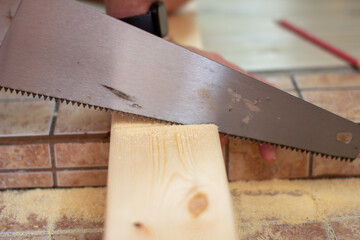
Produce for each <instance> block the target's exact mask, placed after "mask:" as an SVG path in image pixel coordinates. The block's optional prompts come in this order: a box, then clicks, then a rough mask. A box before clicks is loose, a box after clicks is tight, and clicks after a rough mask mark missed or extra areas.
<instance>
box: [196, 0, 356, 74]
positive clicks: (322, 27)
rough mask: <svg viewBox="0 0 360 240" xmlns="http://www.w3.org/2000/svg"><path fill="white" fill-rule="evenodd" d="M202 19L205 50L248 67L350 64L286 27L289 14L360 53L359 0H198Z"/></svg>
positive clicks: (316, 32) (308, 28) (300, 23)
mask: <svg viewBox="0 0 360 240" xmlns="http://www.w3.org/2000/svg"><path fill="white" fill-rule="evenodd" d="M197 3H198V8H197V12H198V21H199V26H200V32H201V35H202V39H203V42H204V48H205V49H206V50H210V51H214V52H218V53H220V54H221V55H223V56H224V57H225V58H226V59H228V60H230V61H232V62H234V63H235V64H237V65H239V66H240V67H242V68H244V69H245V70H247V71H249V70H251V71H264V70H273V71H274V70H284V69H296V68H319V67H328V68H330V67H334V66H346V65H347V64H346V63H345V62H344V61H342V60H340V59H338V58H337V57H335V56H333V55H332V54H330V53H328V52H326V51H324V50H323V49H321V48H319V47H317V46H315V45H314V44H312V43H309V42H308V41H305V40H304V39H302V38H301V37H299V36H297V35H295V34H294V33H292V32H289V31H288V30H286V29H283V28H282V27H280V26H279V25H278V24H277V20H279V19H282V18H285V19H287V20H289V21H291V22H293V23H294V24H296V25H298V26H299V27H301V28H303V29H305V30H306V31H309V32H310V33H312V34H314V35H316V36H318V37H320V38H323V39H324V40H326V41H327V42H329V43H331V44H334V45H335V46H337V47H338V48H340V49H342V50H343V51H345V52H348V53H350V54H353V55H355V57H357V58H360V51H359V44H358V43H359V42H360V31H359V30H358V29H359V28H358V24H357V23H358V22H359V21H360V17H359V15H358V14H355V13H356V12H357V11H358V9H359V8H360V2H359V1H356V0H345V1H341V2H339V1H337V0H330V1H329V0H319V1H316V3H314V2H313V1H311V0H305V1H287V0H274V1H271V2H269V1H266V0H224V1H221V2H220V1H217V0H199V1H197Z"/></svg>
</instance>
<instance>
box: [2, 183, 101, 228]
mask: <svg viewBox="0 0 360 240" xmlns="http://www.w3.org/2000/svg"><path fill="white" fill-rule="evenodd" d="M105 199H106V189H104V188H83V189H44V190H40V189H36V190H27V191H4V192H1V194H0V209H1V208H2V211H1V218H9V219H13V220H15V221H17V222H18V223H27V222H28V221H29V217H30V216H31V215H34V214H35V215H37V217H38V219H39V220H46V221H47V222H48V223H55V222H56V221H58V220H60V219H61V218H62V217H64V216H66V217H68V218H69V219H72V220H79V221H89V222H100V221H102V220H103V215H104V212H105Z"/></svg>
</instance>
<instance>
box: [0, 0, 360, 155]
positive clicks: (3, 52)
mask: <svg viewBox="0 0 360 240" xmlns="http://www.w3.org/2000/svg"><path fill="white" fill-rule="evenodd" d="M0 86H1V88H4V89H5V91H6V90H10V91H13V90H15V91H16V92H21V93H22V94H25V93H27V94H28V95H30V94H32V95H33V96H34V97H35V96H39V97H41V98H43V99H50V100H52V99H55V100H57V101H61V102H64V101H65V102H66V103H67V104H77V105H78V106H84V107H90V108H91V107H93V108H95V109H97V108H99V109H104V110H111V111H117V112H121V113H127V114H131V115H133V116H142V117H144V118H145V119H148V118H149V119H155V120H159V121H165V122H169V123H176V124H205V123H213V124H216V125H217V126H218V127H219V131H220V132H222V133H226V134H229V135H231V136H235V137H240V138H242V139H245V140H249V141H259V142H261V143H269V144H272V145H275V146H281V147H285V148H288V147H290V148H291V149H294V150H301V151H305V152H311V153H315V154H320V155H321V156H330V157H332V158H340V159H345V160H347V159H354V158H356V157H357V155H358V153H359V146H360V128H359V126H358V125H357V124H355V123H353V122H351V121H349V120H346V119H344V118H341V117H339V116H337V115H335V114H333V113H330V112H328V111H326V110H324V109H321V108H319V107H316V106H315V105H312V104H310V103H308V102H305V101H303V100H301V99H299V98H297V97H294V96H292V95H290V94H287V93H285V92H283V91H281V90H279V89H276V88H274V87H272V86H269V85H267V84H265V83H262V82H260V81H258V80H256V79H254V78H253V77H251V76H249V75H247V74H244V73H240V72H237V71H235V70H233V69H230V68H228V67H226V66H223V65H221V64H219V63H217V62H214V61H212V60H210V59H207V58H205V57H203V56H200V55H198V54H196V53H193V52H191V51H189V50H187V49H184V48H182V47H181V46H178V45H176V44H174V43H171V42H168V41H166V40H163V39H161V38H159V37H156V36H154V35H151V34H149V33H147V32H145V31H142V30H140V29H137V28H135V27H133V26H131V25H129V24H126V23H124V22H121V21H119V20H117V19H114V18H111V17H109V16H106V15H104V14H102V13H99V12H97V11H95V10H93V9H90V8H88V7H86V6H84V5H82V4H81V3H77V2H75V1H73V0H62V1H58V0H23V1H22V3H21V5H20V7H19V8H18V11H17V13H16V16H15V18H14V19H13V22H12V24H11V26H10V28H9V30H8V32H7V34H6V36H5V39H4V41H3V43H2V46H1V49H0Z"/></svg>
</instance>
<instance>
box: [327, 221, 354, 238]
mask: <svg viewBox="0 0 360 240" xmlns="http://www.w3.org/2000/svg"><path fill="white" fill-rule="evenodd" d="M331 225H332V228H333V230H334V233H335V234H336V239H337V240H348V239H360V219H359V218H343V219H339V220H334V221H332V222H331Z"/></svg>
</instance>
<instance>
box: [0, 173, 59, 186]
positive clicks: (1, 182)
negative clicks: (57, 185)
mask: <svg viewBox="0 0 360 240" xmlns="http://www.w3.org/2000/svg"><path fill="white" fill-rule="evenodd" d="M52 186H53V181H52V175H51V173H50V172H9V173H0V189H4V188H35V187H52Z"/></svg>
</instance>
